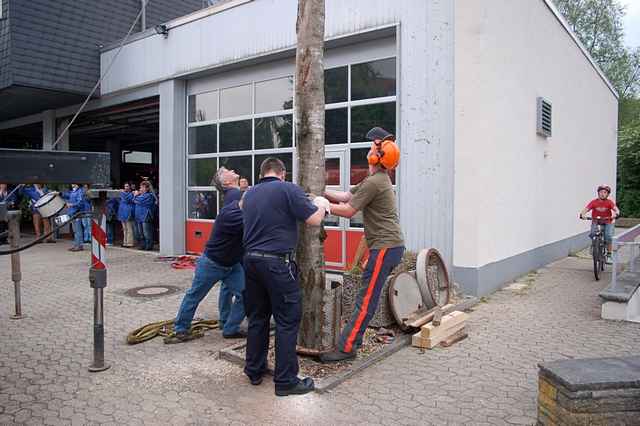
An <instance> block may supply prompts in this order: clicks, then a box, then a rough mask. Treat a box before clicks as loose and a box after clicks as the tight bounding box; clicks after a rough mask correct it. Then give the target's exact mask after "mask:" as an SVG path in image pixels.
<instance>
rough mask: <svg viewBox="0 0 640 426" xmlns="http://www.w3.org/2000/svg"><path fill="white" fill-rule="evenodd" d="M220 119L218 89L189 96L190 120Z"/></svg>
mask: <svg viewBox="0 0 640 426" xmlns="http://www.w3.org/2000/svg"><path fill="white" fill-rule="evenodd" d="M217 119H218V91H217V90H216V91H215V92H208V93H201V94H199V95H191V96H189V122H190V123H191V122H194V121H207V120H217Z"/></svg>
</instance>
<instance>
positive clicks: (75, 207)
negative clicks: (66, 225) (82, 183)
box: [62, 188, 85, 216]
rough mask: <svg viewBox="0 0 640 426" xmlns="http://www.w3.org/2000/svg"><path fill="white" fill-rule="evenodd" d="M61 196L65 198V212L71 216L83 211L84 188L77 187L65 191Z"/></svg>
mask: <svg viewBox="0 0 640 426" xmlns="http://www.w3.org/2000/svg"><path fill="white" fill-rule="evenodd" d="M62 196H63V197H64V198H65V199H66V200H67V206H68V207H69V209H68V210H67V214H68V215H69V216H73V215H74V214H76V213H78V212H81V211H83V208H84V199H85V196H84V189H82V188H78V189H75V190H71V191H66V192H64V193H63V194H62Z"/></svg>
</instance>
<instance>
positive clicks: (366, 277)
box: [338, 247, 404, 352]
mask: <svg viewBox="0 0 640 426" xmlns="http://www.w3.org/2000/svg"><path fill="white" fill-rule="evenodd" d="M403 254H404V247H393V248H383V249H379V250H378V249H372V250H370V251H369V260H368V261H367V266H366V267H365V269H364V272H363V273H362V283H363V286H362V287H361V288H360V291H359V292H358V296H357V297H356V304H355V309H354V311H353V314H351V319H349V322H348V323H347V325H346V326H345V328H344V330H342V334H341V335H340V342H339V343H338V349H339V350H341V351H342V352H352V351H354V350H357V349H358V347H359V346H360V345H361V344H362V336H363V335H364V332H365V330H366V329H367V326H368V325H369V321H371V318H373V314H374V313H375V312H376V309H377V308H378V302H379V301H380V293H381V292H382V287H384V283H385V281H386V280H387V277H388V276H389V274H390V273H391V271H392V270H393V268H395V267H396V266H397V265H398V264H399V263H400V262H401V261H402V255H403Z"/></svg>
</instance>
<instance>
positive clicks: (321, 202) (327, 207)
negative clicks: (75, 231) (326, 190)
mask: <svg viewBox="0 0 640 426" xmlns="http://www.w3.org/2000/svg"><path fill="white" fill-rule="evenodd" d="M313 204H314V205H315V206H316V207H318V208H319V209H323V210H324V211H326V212H327V214H331V203H329V200H327V199H326V198H324V197H316V198H314V199H313Z"/></svg>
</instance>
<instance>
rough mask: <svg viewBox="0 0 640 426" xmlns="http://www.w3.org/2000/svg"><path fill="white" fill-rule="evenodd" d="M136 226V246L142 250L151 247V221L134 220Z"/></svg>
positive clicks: (150, 248)
mask: <svg viewBox="0 0 640 426" xmlns="http://www.w3.org/2000/svg"><path fill="white" fill-rule="evenodd" d="M136 226H137V227H138V238H139V239H138V246H139V247H140V248H141V249H142V250H152V249H153V222H136Z"/></svg>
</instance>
